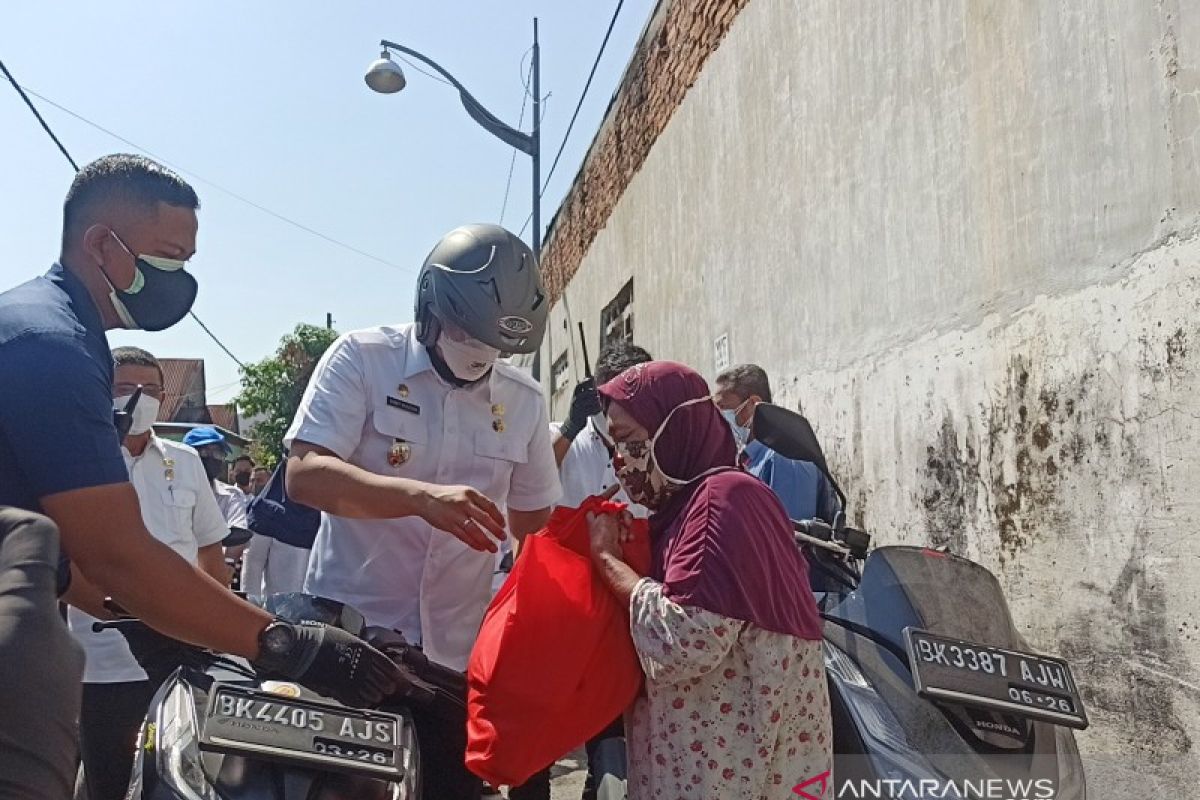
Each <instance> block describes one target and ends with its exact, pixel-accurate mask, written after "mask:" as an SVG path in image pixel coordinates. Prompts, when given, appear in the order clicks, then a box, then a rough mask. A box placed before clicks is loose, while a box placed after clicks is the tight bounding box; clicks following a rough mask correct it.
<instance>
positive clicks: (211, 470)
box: [200, 456, 225, 481]
mask: <svg viewBox="0 0 1200 800" xmlns="http://www.w3.org/2000/svg"><path fill="white" fill-rule="evenodd" d="M200 461H201V463H203V464H204V474H205V475H207V476H208V479H209V480H210V481H215V480H217V479H218V478H220V477H221V475H223V474H224V473H225V459H223V458H221V457H220V456H200Z"/></svg>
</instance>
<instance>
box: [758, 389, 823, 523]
mask: <svg viewBox="0 0 1200 800" xmlns="http://www.w3.org/2000/svg"><path fill="white" fill-rule="evenodd" d="M753 426H754V427H753V430H754V438H755V439H757V440H758V441H760V442H762V443H763V444H764V445H766V446H767V447H769V448H771V449H772V450H774V451H775V452H776V453H779V454H780V455H781V456H783V457H784V458H790V459H792V460H794V461H807V462H809V463H810V464H814V465H815V466H816V468H817V469H819V470H821V474H822V475H824V476H825V477H826V478H827V479H828V480H829V483H830V485H832V486H833V490H834V491H835V492H837V496H838V499H840V500H841V501H842V508H845V507H846V495H845V494H843V493H842V489H841V487H840V486H838V484H837V481H836V480H834V478H833V475H831V474H830V473H829V465H828V464H826V463H825V453H824V452H822V451H821V444H820V442H818V441H817V434H816V432H814V431H813V429H812V425H811V424H809V421H808V420H807V419H805V418H804V417H803V416H801V415H800V414H797V413H796V412H795V411H792V410H790V409H787V408H784V407H783V406H777V405H774V404H772V403H759V404H758V405H756V406H755V407H754V422H753Z"/></svg>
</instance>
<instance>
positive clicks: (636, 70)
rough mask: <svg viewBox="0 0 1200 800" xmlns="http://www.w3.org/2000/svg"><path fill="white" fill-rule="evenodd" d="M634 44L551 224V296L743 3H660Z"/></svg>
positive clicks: (547, 257) (547, 251)
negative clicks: (592, 138)
mask: <svg viewBox="0 0 1200 800" xmlns="http://www.w3.org/2000/svg"><path fill="white" fill-rule="evenodd" d="M663 2H665V3H668V6H667V7H666V8H665V9H660V10H659V11H656V12H655V17H656V18H655V19H654V20H653V21H652V22H651V24H650V26H649V27H647V29H646V31H645V33H644V34H643V36H642V39H641V41H639V42H638V45H637V49H636V50H635V52H634V54H633V57H632V58H631V59H630V63H629V66H628V67H627V68H626V70H625V76H624V78H623V79H622V81H621V85H620V87H619V88H618V90H617V94H616V98H615V99H614V101H613V103H612V105H611V106H610V108H609V109H608V113H607V114H606V115H605V119H604V123H603V124H602V125H601V126H600V132H599V133H598V134H597V136H596V139H595V141H593V142H592V146H591V148H590V149H589V150H588V154H587V157H586V158H585V160H584V165H583V168H582V169H580V171H579V174H578V175H577V176H576V177H575V182H574V184H572V186H571V189H570V191H568V192H567V196H566V198H565V199H564V200H563V202H562V205H561V206H560V207H559V210H558V213H557V214H556V215H555V217H554V221H553V222H552V224H551V230H550V232H549V235H548V242H547V243H546V245H545V247H544V248H543V250H542V269H543V275H544V278H545V282H546V288H547V290H548V291H549V293H550V297H551V298H552V300H557V299H558V297H559V296H560V295H561V294H562V291H563V289H564V288H565V287H566V285H567V284H568V283H569V282H570V280H571V278H572V277H573V276H574V275H575V271H576V270H577V269H579V265H580V263H581V262H582V261H583V257H584V255H586V254H587V251H588V248H589V247H591V245H592V242H593V241H594V240H595V238H596V234H598V233H599V232H600V231H601V230H602V229H603V228H604V226H605V224H607V222H608V218H609V215H610V214H611V213H612V210H613V208H615V207H616V205H617V201H618V200H620V199H621V194H622V193H623V192H624V191H625V187H626V186H628V185H629V182H630V181H631V180H633V176H634V175H635V174H636V173H637V171H638V169H640V168H641V166H642V163H643V162H644V161H645V160H646V156H647V155H648V154H649V153H650V148H652V147H653V146H654V142H655V141H656V140H657V139H658V136H659V134H660V133H662V131H663V129H665V128H666V127H667V123H668V122H670V120H671V116H672V114H674V113H675V109H676V108H678V107H679V104H680V103H682V102H683V98H684V95H686V94H687V91H688V89H690V88H691V86H692V84H693V83H695V81H696V77H697V76H698V75H699V74H700V70H701V69H702V68H703V67H704V62H705V61H707V60H708V56H709V54H710V53H712V52H713V51H714V50H716V49H717V46H718V45H719V44H720V43H721V39H722V38H724V36H725V33H726V31H728V30H729V27H730V25H732V24H733V20H734V19H735V18H736V17H737V15H738V12H739V11H741V10H742V8H743V7H744V6H745V5H746V3H747V2H748V0H663Z"/></svg>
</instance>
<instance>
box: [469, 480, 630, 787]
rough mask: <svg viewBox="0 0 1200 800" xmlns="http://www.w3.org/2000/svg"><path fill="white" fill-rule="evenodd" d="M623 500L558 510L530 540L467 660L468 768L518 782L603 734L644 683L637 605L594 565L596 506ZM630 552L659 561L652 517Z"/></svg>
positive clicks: (616, 506) (614, 507)
mask: <svg viewBox="0 0 1200 800" xmlns="http://www.w3.org/2000/svg"><path fill="white" fill-rule="evenodd" d="M622 508H624V506H623V505H622V504H620V503H613V502H610V501H606V500H601V499H600V498H598V497H589V498H588V499H587V500H585V501H584V502H583V505H581V506H580V507H579V508H577V509H574V508H559V509H556V510H555V511H554V513H553V515H552V516H551V517H550V521H549V523H548V524H547V525H546V527H545V528H544V529H542V530H540V531H538V532H537V533H535V534H532V535H530V536H528V537H526V538H525V541H524V543H523V544H522V545H521V554H520V556H519V557H518V558H517V560H516V564H515V565H514V567H513V571H512V574H511V575H509V577H508V580H507V581H505V583H504V586H502V587H501V588H500V591H499V592H498V593H497V594H496V597H495V598H494V599H493V600H492V604H491V605H490V606H489V607H488V610H487V613H486V615H485V616H484V618H483V626H482V628H481V629H480V632H479V638H478V639H477V640H476V642H475V647H474V649H473V650H472V651H471V659H470V662H469V663H468V665H467V760H466V763H467V768H468V769H470V770H471V771H472V772H474V773H475V774H476V775H478V776H479V777H481V778H483V779H484V780H486V781H488V782H489V783H491V784H493V785H497V786H500V785H504V786H519V785H520V784H522V783H524V782H525V781H526V780H527V779H528V778H529V777H530V776H531V775H533V774H534V773H535V772H537V771H538V770H540V769H543V768H544V767H546V766H548V765H550V764H552V763H554V761H555V760H556V759H558V758H561V757H562V756H563V755H565V754H566V753H568V752H570V751H571V750H572V749H573V748H575V747H578V746H579V745H580V744H582V743H583V742H585V741H587V740H588V739H590V738H591V737H593V736H595V735H596V734H597V733H599V732H600V731H601V730H603V729H604V728H605V727H606V726H607V725H608V724H609V723H611V722H612V721H613V720H614V719H616V718H617V717H618V716H620V714H621V713H622V712H623V711H624V710H625V709H626V708H627V707H628V706H629V704H630V703H632V702H633V699H634V697H635V696H636V695H637V692H638V690H639V689H640V688H641V684H642V669H641V666H640V665H639V664H638V660H637V654H636V653H635V651H634V648H633V641H632V639H631V638H630V636H629V610H628V609H627V608H625V607H624V606H622V605H621V604H620V603H618V602H617V600H616V598H614V597H613V595H612V592H611V591H609V589H608V587H607V586H606V585H605V584H604V583H603V582H602V581H601V580H600V578H599V577H598V576H597V575H596V573H595V572H594V571H593V568H592V563H591V559H590V557H589V550H590V543H589V537H588V530H587V512H588V511H597V512H598V511H619V510H621V509H622ZM624 557H625V560H626V561H627V563H629V565H630V566H631V567H632V568H633V570H634V571H636V572H637V573H638V574H639V575H644V574H646V573H647V572H648V571H649V568H650V537H649V531H648V528H647V525H646V521H645V520H635V522H634V540H633V541H632V542H630V543H629V544H627V545H625V550H624Z"/></svg>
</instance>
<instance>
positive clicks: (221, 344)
mask: <svg viewBox="0 0 1200 800" xmlns="http://www.w3.org/2000/svg"><path fill="white" fill-rule="evenodd" d="M0 68H3V70H4V75H5V77H7V78H8V82H9V83H11V84H12V85H13V88H14V89H16V90H17V94H19V95H21V99H22V100H24V101H25V104H26V105H27V106H29V110H30V111H32V112H33V115H34V116H35V117H37V120H38V122H39V123H41V125H42V128H43V129H44V130H45V131H46V134H47V135H48V136H49V137H50V138H51V139H53V140H54V143H55V144H56V145H58V149H59V150H60V151H62V154H63V156H65V157H66V159H67V161H68V162H70V164H71V166H72V167H74V168H75V171H76V172H79V165H78V164H76V163H75V159H73V158H71V154H70V153H68V152H67V148H66V147H64V146H63V143H62V142H61V141H59V138H58V137H57V136H55V135H54V131H52V130H51V129H50V126H49V125H48V124H47V123H46V120H45V119H43V118H42V115H41V114H39V113H38V110H37V107H36V106H34V104H33V101H32V100H30V99H29V97H28V96H27V95H26V94H25V90H24V89H22V88H21V84H19V83H17V79H16V78H14V77H13V75H12V73H11V72H9V71H8V67H5V66H4V63H3V62H2V61H0ZM188 313H189V314H191V316H192V319H194V320H196V323H197V324H198V325H199V326H200V327H201V328H202V329H203V330H204V332H205V333H207V334H208V336H209V338H210V339H212V340H213V341H214V342H216V343H217V346H218V347H220V348H221V349H222V350H224V351H225V355H227V356H229V357H230V358H232V359H233V361H234V363H235V364H237V365H238V366H239V367H241V368H242V369H245V368H246V365H245V364H243V363H242V362H241V360H239V359H238V357H237V356H235V355H234V354H233V353H232V352H231V351H230V350H229V348H228V347H226V346H225V343H224V342H222V341H221V340H220V339H218V338H217V336H216V334H214V333H213V332H212V331H210V330H209V329H208V326H207V325H205V324H204V323H203V322H201V321H200V318H199V317H198V316H196V312H195V311H188Z"/></svg>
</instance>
